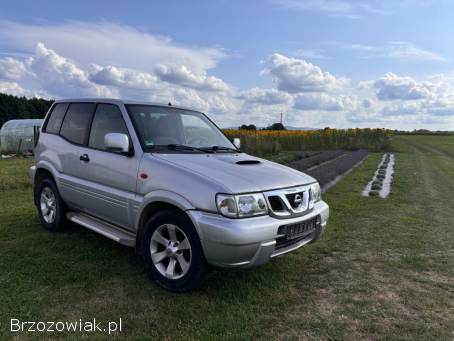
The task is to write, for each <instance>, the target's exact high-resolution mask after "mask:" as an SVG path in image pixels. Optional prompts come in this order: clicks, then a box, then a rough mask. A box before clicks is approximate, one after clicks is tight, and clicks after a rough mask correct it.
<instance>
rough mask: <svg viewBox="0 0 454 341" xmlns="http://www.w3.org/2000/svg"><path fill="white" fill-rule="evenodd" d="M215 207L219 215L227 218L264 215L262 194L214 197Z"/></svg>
mask: <svg viewBox="0 0 454 341" xmlns="http://www.w3.org/2000/svg"><path fill="white" fill-rule="evenodd" d="M216 206H217V207H218V211H219V213H221V214H222V215H224V216H226V217H229V218H238V217H240V218H243V217H252V216H257V215H262V214H266V213H267V212H268V208H267V206H266V201H265V197H264V196H263V194H262V193H251V194H240V195H229V194H218V195H216Z"/></svg>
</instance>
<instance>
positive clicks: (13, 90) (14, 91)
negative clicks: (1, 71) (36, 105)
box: [0, 81, 25, 96]
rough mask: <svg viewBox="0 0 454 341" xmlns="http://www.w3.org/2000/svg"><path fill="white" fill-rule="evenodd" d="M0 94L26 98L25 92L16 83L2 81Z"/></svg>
mask: <svg viewBox="0 0 454 341" xmlns="http://www.w3.org/2000/svg"><path fill="white" fill-rule="evenodd" d="M0 92H1V93H5V94H9V95H14V96H25V90H24V89H23V88H22V87H21V86H20V85H19V84H17V83H16V82H3V81H0Z"/></svg>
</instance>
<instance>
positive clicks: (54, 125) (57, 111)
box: [46, 103, 68, 134]
mask: <svg viewBox="0 0 454 341" xmlns="http://www.w3.org/2000/svg"><path fill="white" fill-rule="evenodd" d="M67 108H68V103H59V104H56V105H55V107H54V108H53V109H52V112H51V113H50V117H49V120H48V121H47V125H46V132H47V133H52V134H58V133H59V132H60V127H61V124H62V122H63V118H64V117H65V113H66V109H67Z"/></svg>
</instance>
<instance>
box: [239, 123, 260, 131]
mask: <svg viewBox="0 0 454 341" xmlns="http://www.w3.org/2000/svg"><path fill="white" fill-rule="evenodd" d="M238 129H240V130H257V127H256V126H255V125H253V124H249V125H246V124H242V125H241V126H240V127H239V128H238Z"/></svg>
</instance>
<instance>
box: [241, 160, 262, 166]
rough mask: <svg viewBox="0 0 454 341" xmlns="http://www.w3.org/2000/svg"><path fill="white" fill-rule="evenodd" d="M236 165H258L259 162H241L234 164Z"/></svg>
mask: <svg viewBox="0 0 454 341" xmlns="http://www.w3.org/2000/svg"><path fill="white" fill-rule="evenodd" d="M235 163H236V164H237V165H258V164H260V163H261V162H260V161H259V160H241V161H237V162H235Z"/></svg>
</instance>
